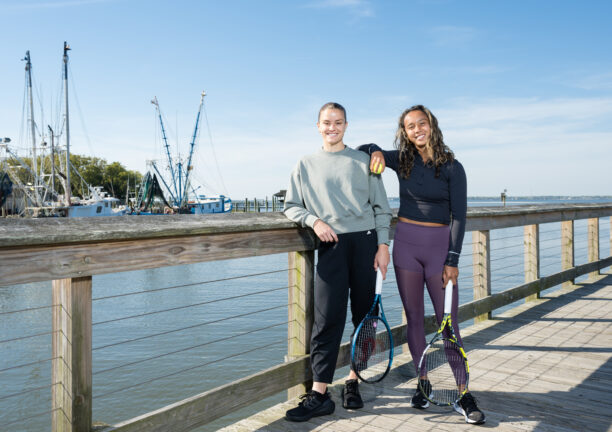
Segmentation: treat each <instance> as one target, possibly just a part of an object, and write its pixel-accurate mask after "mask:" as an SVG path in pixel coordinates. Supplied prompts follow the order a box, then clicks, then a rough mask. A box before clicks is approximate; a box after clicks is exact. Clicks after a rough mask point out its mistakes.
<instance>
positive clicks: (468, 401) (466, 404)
mask: <svg viewBox="0 0 612 432" xmlns="http://www.w3.org/2000/svg"><path fill="white" fill-rule="evenodd" d="M453 408H454V409H455V411H457V412H458V413H459V414H463V416H464V417H465V422H466V423H470V424H483V423H484V422H485V415H484V413H483V412H482V411H480V410H479V409H478V406H476V398H474V396H472V394H471V393H469V392H468V393H466V394H465V395H464V396H463V397H462V398H461V399H459V402H458V403H456V404H454V405H453Z"/></svg>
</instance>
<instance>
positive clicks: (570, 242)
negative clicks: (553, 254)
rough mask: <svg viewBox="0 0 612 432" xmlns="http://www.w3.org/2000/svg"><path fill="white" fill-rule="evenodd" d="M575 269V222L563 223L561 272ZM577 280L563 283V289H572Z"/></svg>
mask: <svg viewBox="0 0 612 432" xmlns="http://www.w3.org/2000/svg"><path fill="white" fill-rule="evenodd" d="M572 267H574V221H573V220H570V221H564V222H561V270H567V269H571V268H572ZM574 282H575V280H574V279H572V280H571V281H568V282H563V284H562V285H561V286H562V287H563V288H568V287H571V286H572V285H573V284H574Z"/></svg>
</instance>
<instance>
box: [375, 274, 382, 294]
mask: <svg viewBox="0 0 612 432" xmlns="http://www.w3.org/2000/svg"><path fill="white" fill-rule="evenodd" d="M382 283H383V275H382V272H381V271H380V269H378V270H376V291H375V292H374V293H375V294H376V295H380V293H382Z"/></svg>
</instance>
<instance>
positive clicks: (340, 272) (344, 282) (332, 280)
mask: <svg viewBox="0 0 612 432" xmlns="http://www.w3.org/2000/svg"><path fill="white" fill-rule="evenodd" d="M345 243H347V241H346V238H345V235H340V236H339V241H338V243H334V244H326V243H322V244H321V246H320V247H319V257H318V258H319V260H318V264H317V275H316V278H315V287H314V297H315V298H314V324H313V327H312V338H311V354H310V359H311V364H312V373H313V381H314V383H315V384H317V383H322V384H325V385H324V386H322V387H321V386H319V385H317V386H316V387H313V388H314V389H315V390H317V391H319V390H323V392H325V388H326V387H327V385H326V384H329V383H331V382H332V380H333V376H334V371H335V368H336V360H337V358H338V350H339V347H340V342H341V339H342V332H343V331H344V323H345V321H346V306H347V302H348V291H349V290H348V262H347V260H346V250H345V249H346V246H347V245H346V244H345ZM317 387H318V388H317Z"/></svg>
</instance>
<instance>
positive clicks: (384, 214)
mask: <svg viewBox="0 0 612 432" xmlns="http://www.w3.org/2000/svg"><path fill="white" fill-rule="evenodd" d="M368 179H369V184H370V198H369V199H370V204H371V205H372V209H373V210H374V226H375V229H376V236H377V237H378V251H377V252H376V256H375V257H374V268H375V269H379V268H380V270H381V271H382V274H383V278H386V277H387V266H388V265H389V261H390V259H389V226H390V224H391V217H392V213H391V208H390V207H389V201H388V200H387V193H386V192H385V186H384V184H383V181H382V179H381V178H380V176H377V175H372V174H370V175H369V178H368Z"/></svg>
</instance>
